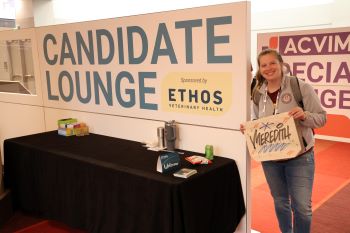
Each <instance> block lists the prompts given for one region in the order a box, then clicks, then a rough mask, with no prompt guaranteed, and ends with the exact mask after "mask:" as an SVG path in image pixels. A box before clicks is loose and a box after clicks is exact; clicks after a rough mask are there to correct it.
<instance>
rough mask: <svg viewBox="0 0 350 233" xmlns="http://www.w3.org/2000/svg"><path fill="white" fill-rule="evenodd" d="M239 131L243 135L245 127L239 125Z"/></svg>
mask: <svg viewBox="0 0 350 233" xmlns="http://www.w3.org/2000/svg"><path fill="white" fill-rule="evenodd" d="M239 130H240V131H241V133H242V134H244V131H245V125H244V124H240V126H239Z"/></svg>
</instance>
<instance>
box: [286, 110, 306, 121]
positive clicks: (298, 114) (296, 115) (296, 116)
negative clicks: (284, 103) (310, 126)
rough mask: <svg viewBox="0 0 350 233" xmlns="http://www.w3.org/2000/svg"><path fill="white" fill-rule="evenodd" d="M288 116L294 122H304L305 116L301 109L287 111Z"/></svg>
mask: <svg viewBox="0 0 350 233" xmlns="http://www.w3.org/2000/svg"><path fill="white" fill-rule="evenodd" d="M288 114H289V116H292V117H293V118H294V119H295V120H302V121H303V120H305V118H306V115H305V112H304V110H303V109H302V108H301V107H295V108H293V109H292V110H290V111H289V113H288Z"/></svg>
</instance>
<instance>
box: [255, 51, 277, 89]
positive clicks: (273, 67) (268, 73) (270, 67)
mask: <svg viewBox="0 0 350 233" xmlns="http://www.w3.org/2000/svg"><path fill="white" fill-rule="evenodd" d="M259 69H260V73H261V75H262V76H263V77H264V78H265V79H266V80H267V81H268V82H269V81H275V80H278V79H282V64H281V63H280V62H279V61H278V59H277V57H276V56H275V55H274V54H272V53H268V54H265V55H263V56H261V57H260V66H259Z"/></svg>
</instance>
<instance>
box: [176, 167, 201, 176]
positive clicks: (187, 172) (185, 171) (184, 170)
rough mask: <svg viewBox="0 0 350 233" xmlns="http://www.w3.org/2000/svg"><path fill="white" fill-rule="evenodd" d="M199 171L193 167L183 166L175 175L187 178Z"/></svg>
mask: <svg viewBox="0 0 350 233" xmlns="http://www.w3.org/2000/svg"><path fill="white" fill-rule="evenodd" d="M196 173H197V170H196V169H191V168H181V169H180V170H178V171H177V172H175V173H174V176H176V177H181V178H187V177H190V176H192V175H194V174H196Z"/></svg>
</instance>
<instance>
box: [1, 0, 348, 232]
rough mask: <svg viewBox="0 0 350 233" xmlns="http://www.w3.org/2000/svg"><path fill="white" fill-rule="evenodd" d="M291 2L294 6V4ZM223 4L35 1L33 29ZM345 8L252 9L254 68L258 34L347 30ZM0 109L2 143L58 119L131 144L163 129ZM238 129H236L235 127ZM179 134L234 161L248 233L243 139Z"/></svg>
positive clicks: (342, 3)
mask: <svg viewBox="0 0 350 233" xmlns="http://www.w3.org/2000/svg"><path fill="white" fill-rule="evenodd" d="M258 1H260V3H259V4H261V2H263V1H262V0H254V1H252V9H254V4H257V2H258ZM291 1H292V2H293V1H294V0H291ZM225 2H235V1H219V0H201V1H174V0H157V1H156V0H151V1H141V0H139V1H133V2H132V3H130V5H128V4H122V5H119V2H117V1H108V0H99V1H87V0H84V1H83V0H79V1H78V0H75V1H70V0H49V1H47V0H33V10H34V23H35V26H46V25H54V24H62V23H71V22H78V21H86V20H94V19H101V18H111V17H121V16H128V15H138V14H144V13H151V12H159V11H167V10H174V9H182V8H189V7H194V6H205V5H213V4H219V3H225ZM72 4H73V6H72ZM82 4H83V5H84V7H83V9H84V12H83V11H80V12H79V11H77V9H78V8H79V7H82ZM68 6H69V7H68ZM349 6H350V3H348V1H346V0H334V1H332V2H331V3H327V4H324V5H319V6H313V7H311V6H306V7H302V8H292V9H278V10H271V11H259V10H255V11H253V12H252V14H251V15H252V18H251V20H252V22H251V25H252V30H251V33H252V34H251V45H252V46H251V48H247V50H248V51H249V50H250V51H251V59H252V63H253V66H254V68H255V64H256V62H255V59H256V35H257V33H260V32H269V31H286V30H300V29H315V28H326V27H338V26H349V25H350V16H349V15H350V14H348V12H347V9H349ZM63 13H66V15H63ZM247 83H248V80H247ZM247 87H248V84H247ZM247 87H245V88H247ZM243 88H244V87H243ZM243 99H244V98H243ZM247 105H248V104H247ZM0 107H1V109H10V110H11V112H12V111H14V112H15V113H16V114H12V113H11V114H2V115H1V116H0V122H2V123H1V125H0V128H1V131H0V133H1V134H0V135H1V137H0V139H1V142H3V139H5V138H9V137H14V136H20V135H26V134H30V133H34V132H41V131H45V130H54V129H56V121H57V119H58V118H60V117H62V118H64V117H77V118H78V119H79V120H81V121H85V122H86V123H87V124H88V125H89V126H90V127H91V131H92V132H94V133H99V134H106V135H109V136H115V137H122V138H126V139H130V140H135V141H152V140H156V130H155V129H156V128H157V127H158V126H161V125H163V122H160V121H150V120H142V119H137V118H126V117H115V116H110V115H105V114H104V115H102V114H91V113H89V114H87V113H85V112H80V111H65V110H59V109H54V108H46V109H42V108H41V107H40V106H36V105H33V106H31V105H25V106H24V107H22V106H19V105H18V104H16V103H12V104H11V103H8V102H5V103H4V102H1V101H0ZM247 109H248V106H247ZM247 111H248V110H247ZM247 115H248V112H247ZM32 119H39V121H36V122H37V123H33V120H32ZM6 120H11V121H13V120H15V121H19V122H20V124H19V125H18V126H16V127H19V128H18V129H20V130H15V131H13V130H12V128H11V125H9V124H8V125H6V123H4V121H6ZM169 120H170V119H169ZM28 126H30V127H28ZM238 127H239V126H237V128H238ZM140 128H142V132H140ZM10 131H11V132H10ZM137 132H140V133H137ZM179 132H180V135H179V145H178V146H179V148H184V149H191V150H193V151H198V152H203V149H204V145H205V144H208V143H210V144H213V145H214V146H216V147H215V152H216V154H217V155H221V156H225V157H230V158H233V159H235V160H236V162H237V165H238V167H239V171H240V173H241V179H242V187H243V190H244V195H245V198H246V204H247V209H248V212H247V215H246V216H245V217H244V219H243V220H242V222H241V224H240V226H239V228H238V230H237V232H238V233H243V232H249V231H250V201H249V200H250V170H249V168H250V160H249V158H247V157H246V156H247V151H246V147H245V142H244V137H242V135H241V134H240V133H239V132H238V130H223V129H216V128H208V127H199V126H193V125H185V124H180V125H179ZM4 135H5V136H4ZM198 135H200V136H198Z"/></svg>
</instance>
